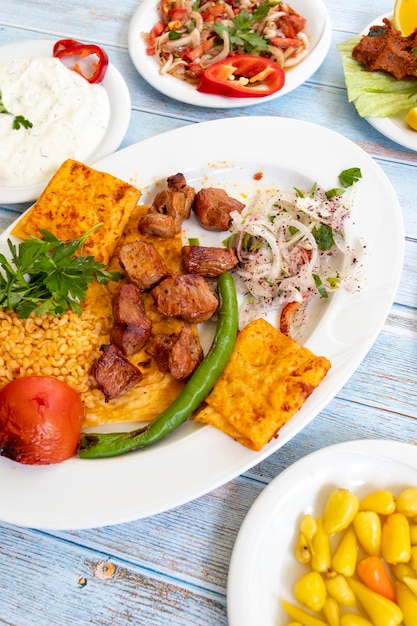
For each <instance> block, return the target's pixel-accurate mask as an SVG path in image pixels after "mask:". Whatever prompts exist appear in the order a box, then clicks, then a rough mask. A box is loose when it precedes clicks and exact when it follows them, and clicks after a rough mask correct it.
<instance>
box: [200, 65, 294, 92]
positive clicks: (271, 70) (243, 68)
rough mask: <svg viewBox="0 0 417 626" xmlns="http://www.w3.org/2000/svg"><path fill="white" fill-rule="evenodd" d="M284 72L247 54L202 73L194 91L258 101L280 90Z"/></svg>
mask: <svg viewBox="0 0 417 626" xmlns="http://www.w3.org/2000/svg"><path fill="white" fill-rule="evenodd" d="M284 84H285V71H284V70H283V69H282V67H280V66H279V65H278V64H277V63H275V62H274V61H271V60H270V59H267V58H265V57H260V56H255V55H251V54H240V55H236V56H230V57H227V58H226V59H224V60H223V61H218V62H217V63H213V64H212V65H209V67H208V68H207V69H206V70H204V72H203V75H202V77H201V79H200V82H199V84H198V86H197V91H201V92H203V93H211V94H216V95H220V96H228V97H231V98H262V97H265V96H269V95H271V94H272V93H275V92H277V91H279V90H280V89H282V87H283V86H284Z"/></svg>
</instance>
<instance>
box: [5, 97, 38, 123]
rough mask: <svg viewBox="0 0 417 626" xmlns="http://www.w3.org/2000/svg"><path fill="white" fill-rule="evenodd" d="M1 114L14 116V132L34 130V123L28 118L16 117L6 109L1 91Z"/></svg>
mask: <svg viewBox="0 0 417 626" xmlns="http://www.w3.org/2000/svg"><path fill="white" fill-rule="evenodd" d="M0 113H4V114H5V115H12V116H13V121H12V128H13V129H14V130H19V128H32V126H33V124H32V122H31V121H30V120H28V119H27V118H26V117H24V116H23V115H14V113H11V112H10V111H8V110H7V109H6V107H5V106H4V103H3V100H2V96H1V91H0Z"/></svg>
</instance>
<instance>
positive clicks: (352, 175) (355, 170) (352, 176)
mask: <svg viewBox="0 0 417 626" xmlns="http://www.w3.org/2000/svg"><path fill="white" fill-rule="evenodd" d="M360 178H362V172H361V171H360V169H359V167H351V168H350V169H348V170H343V172H340V174H339V182H340V184H341V185H342V187H351V186H352V185H353V183H356V182H357V181H358V180H359V179H360Z"/></svg>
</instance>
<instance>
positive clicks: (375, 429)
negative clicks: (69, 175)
mask: <svg viewBox="0 0 417 626" xmlns="http://www.w3.org/2000/svg"><path fill="white" fill-rule="evenodd" d="M325 3H326V6H327V8H328V11H329V14H330V17H331V21H332V28H333V37H332V43H331V48H330V51H329V54H328V56H327V58H326V59H325V61H324V62H323V64H322V66H321V67H320V68H319V69H318V70H317V72H316V73H315V74H314V75H313V76H312V77H311V78H310V79H309V80H308V81H307V82H306V83H305V84H304V85H302V86H301V87H299V88H298V89H297V90H295V91H294V92H292V93H290V94H288V95H287V96H284V97H282V98H279V99H278V100H276V101H273V102H270V103H264V104H259V105H257V106H255V107H250V108H237V109H231V110H227V111H226V112H223V111H218V110H212V109H205V108H199V107H192V106H190V105H186V104H182V103H179V102H176V101H174V100H171V99H169V98H168V97H166V96H163V95H161V94H159V93H158V92H156V91H155V90H154V89H153V88H152V87H150V86H149V85H147V84H146V82H145V81H144V80H143V79H142V78H141V77H140V76H139V75H138V73H137V72H136V70H135V68H134V66H133V64H132V63H131V61H130V58H129V54H128V49H127V32H128V27H129V21H130V19H131V17H132V15H133V13H134V11H135V10H136V8H137V6H138V5H139V2H135V1H133V0H125V1H124V2H122V3H115V2H113V1H110V0H102V2H100V3H95V2H93V0H84V1H83V2H81V1H80V0H68V2H66V3H59V4H57V3H52V2H51V1H50V0H39V1H37V2H32V1H31V0H3V2H2V3H1V9H0V37H1V43H2V45H5V44H8V43H12V42H15V41H21V40H30V39H42V38H44V39H50V40H56V39H59V38H61V37H71V38H75V39H82V40H91V41H95V42H97V43H99V44H101V45H103V46H105V47H106V49H107V50H108V51H109V56H110V60H111V61H112V63H114V64H115V66H116V67H117V68H118V69H119V70H120V71H121V73H122V74H123V76H124V77H125V79H126V81H127V84H128V87H129V90H130V93H131V98H132V115H131V121H130V125H129V128H128V131H127V133H126V136H125V138H124V140H123V142H122V144H121V147H125V146H128V145H130V144H132V143H134V142H137V141H140V140H142V139H146V138H148V137H152V136H153V135H155V134H157V133H160V132H164V131H168V130H171V129H174V128H180V127H182V126H185V125H188V124H192V123H198V122H200V121H206V120H212V119H217V118H219V117H223V116H230V117H235V116H246V115H249V116H252V115H278V116H283V117H290V118H298V119H301V120H306V121H309V122H314V123H320V124H322V125H323V126H325V127H327V128H331V129H333V130H335V131H337V132H339V133H341V134H343V135H344V136H345V137H347V138H349V139H350V140H352V141H353V142H355V143H356V144H357V145H359V146H360V147H361V148H363V149H364V150H365V151H366V152H368V153H369V154H370V155H371V156H372V157H374V158H375V160H376V162H377V163H378V164H379V165H380V167H381V168H382V170H383V171H384V173H385V174H386V176H387V177H388V179H389V180H390V182H391V184H392V185H393V188H394V190H395V192H396V194H397V196H398V199H399V201H400V204H401V208H402V212H403V217H404V225H405V233H406V243H405V259H404V268H403V272H402V276H401V281H400V284H399V288H398V291H397V294H396V297H395V302H394V303H393V306H392V308H391V311H390V314H389V316H388V318H387V320H386V322H385V324H384V326H383V328H382V330H381V332H380V334H379V335H378V338H377V340H376V342H375V344H374V345H373V347H372V348H371V350H370V351H369V352H368V354H367V355H366V357H365V358H364V360H363V362H362V363H361V365H360V366H359V368H358V369H357V371H356V372H355V373H354V375H353V376H352V377H351V379H350V380H349V381H348V382H347V383H346V385H345V386H344V387H343V388H342V389H341V391H340V392H339V393H338V394H337V396H336V398H334V399H333V400H332V401H331V402H330V403H329V404H328V406H327V407H326V408H325V409H324V410H323V411H322V412H321V413H320V415H319V416H317V418H315V419H314V420H313V422H312V423H311V424H309V425H308V426H307V427H306V428H305V429H304V430H303V431H301V432H300V433H299V434H298V435H297V436H296V437H295V438H294V439H293V440H292V441H291V442H289V443H287V444H286V445H285V446H284V447H283V448H282V449H280V450H279V451H277V452H275V453H274V454H272V455H271V456H270V457H268V458H267V459H265V460H264V461H262V462H261V463H259V464H258V465H256V466H255V467H253V468H252V469H251V470H250V471H247V472H245V473H244V474H243V475H242V476H239V477H237V478H236V479H234V480H232V481H231V482H229V483H227V484H226V485H223V486H222V487H219V488H218V489H216V490H214V491H213V492H211V493H209V494H206V495H204V496H202V497H200V498H198V499H197V500H195V501H193V502H190V503H188V504H186V505H183V506H180V507H178V508H176V509H173V510H171V511H167V512H165V513H161V514H159V515H155V516H153V517H150V518H147V519H143V520H138V521H135V522H130V523H127V524H120V525H117V526H112V527H105V528H99V529H88V530H82V531H66V532H63V531H50V532H41V531H35V530H31V529H25V528H19V527H16V526H12V525H9V524H6V523H2V524H1V523H0V624H5V625H6V624H7V625H8V626H64V625H65V626H67V625H68V624H72V625H74V626H78V625H79V626H85V624H94V625H103V626H122V625H123V626H124V625H126V624H135V625H136V624H137V625H139V624H140V625H141V626H143V625H145V626H148V625H149V626H166V625H168V624H170V625H178V626H187V625H190V626H191V625H193V626H199V625H201V626H203V625H204V626H217V625H219V626H220V625H222V626H223V625H226V624H227V614H226V588H227V574H228V567H229V562H230V556H231V552H232V549H233V545H234V541H235V538H236V535H237V533H238V531H239V528H240V526H241V524H242V522H243V520H244V517H245V515H246V513H247V511H248V510H249V508H250V506H251V505H252V504H253V502H254V501H255V499H256V497H257V496H258V495H259V494H260V493H261V492H262V490H263V489H264V487H265V486H266V485H267V484H268V483H269V482H270V481H271V480H272V479H273V478H274V477H275V476H276V475H278V474H279V473H280V472H282V471H283V470H284V469H285V468H286V467H288V466H289V465H291V464H292V463H294V462H295V461H297V460H298V459H300V458H302V457H303V456H305V455H306V454H308V453H310V452H313V451H315V450H318V449H320V448H322V447H324V446H327V445H331V444H334V443H338V442H342V441H350V440H354V439H369V440H371V439H376V438H382V439H392V440H397V441H407V442H410V443H414V444H416V443H417V441H416V440H417V420H416V419H415V418H417V408H416V391H415V385H416V379H417V334H416V328H417V324H416V321H417V320H416V313H417V210H416V209H417V206H416V203H417V201H416V198H417V158H416V153H415V152H413V151H411V150H408V149H406V148H402V147H401V146H399V145H397V144H395V143H394V142H392V141H390V140H389V139H386V138H385V137H383V136H382V135H381V134H379V133H378V132H377V131H376V130H375V129H374V128H372V127H371V126H370V125H369V124H368V123H367V122H366V121H365V120H363V119H361V118H359V116H358V115H357V114H356V113H355V110H354V107H353V106H352V105H350V104H349V103H348V102H347V98H346V90H345V86H344V80H343V73H342V68H341V63H340V58H339V54H338V52H337V49H336V45H337V43H338V42H340V41H343V40H345V39H347V38H349V37H350V36H351V35H353V34H356V33H358V32H360V31H361V30H362V29H363V28H364V27H365V26H366V24H367V23H369V22H370V21H371V20H373V19H374V18H375V17H376V16H379V15H381V14H382V13H385V12H388V11H389V10H390V9H391V6H392V4H391V2H388V1H385V0H384V1H383V2H382V1H380V0H368V1H367V2H366V3H365V2H360V1H359V0H351V2H350V3H340V2H338V1H337V0H326V2H325ZM27 206H28V205H27V204H22V205H17V206H8V207H3V208H2V209H1V210H0V229H3V228H5V227H6V226H7V225H8V224H9V223H11V221H12V220H13V219H15V217H16V216H17V215H19V213H20V212H21V211H22V210H24V209H25V208H26V207H27ZM387 254H389V250H387ZM190 471H192V468H190ZM138 478H139V479H144V478H145V479H146V477H138ZM0 508H1V505H0ZM254 626H258V625H254ZM259 626H260V625H259Z"/></svg>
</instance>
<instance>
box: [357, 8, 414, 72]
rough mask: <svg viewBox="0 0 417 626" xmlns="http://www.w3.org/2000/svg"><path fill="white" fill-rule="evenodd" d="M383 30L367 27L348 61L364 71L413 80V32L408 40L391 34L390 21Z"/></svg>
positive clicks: (393, 29)
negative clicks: (361, 65) (379, 72)
mask: <svg viewBox="0 0 417 626" xmlns="http://www.w3.org/2000/svg"><path fill="white" fill-rule="evenodd" d="M383 23H384V25H383V26H371V28H370V30H369V32H368V34H367V35H364V36H363V37H362V38H361V40H360V41H359V43H358V44H357V45H356V46H355V47H354V48H353V50H352V57H353V58H354V59H356V60H357V61H360V62H361V63H363V64H364V65H365V67H366V69H367V70H369V71H370V72H373V71H374V70H383V71H384V72H388V73H389V74H391V75H392V76H394V78H396V79H397V80H402V79H403V78H405V79H409V80H413V79H414V80H416V79H417V56H416V54H415V52H414V51H415V50H416V49H417V29H416V30H415V31H414V32H413V33H412V34H411V35H409V36H408V37H403V36H402V34H401V33H400V32H399V31H398V30H395V28H394V27H393V25H392V23H391V21H390V20H389V19H387V18H384V20H383Z"/></svg>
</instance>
